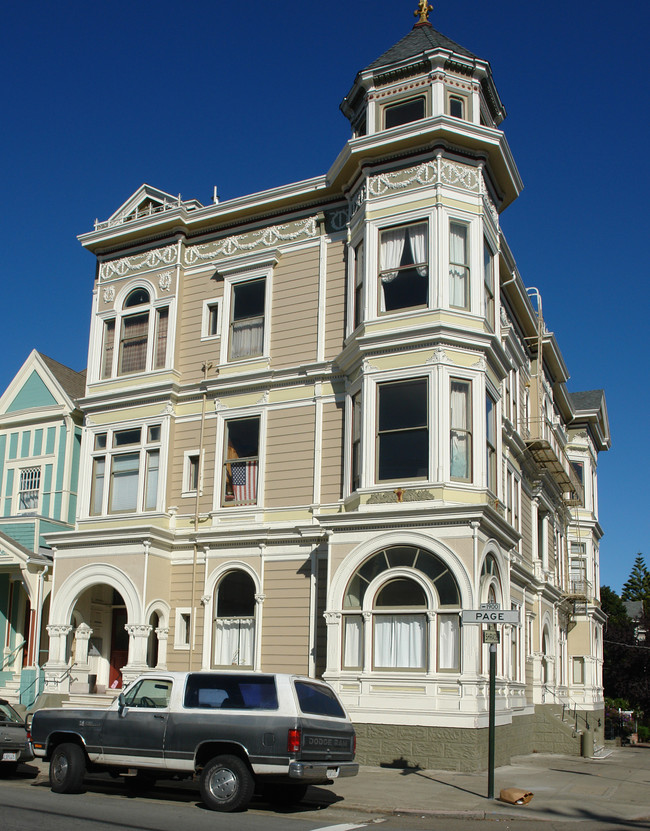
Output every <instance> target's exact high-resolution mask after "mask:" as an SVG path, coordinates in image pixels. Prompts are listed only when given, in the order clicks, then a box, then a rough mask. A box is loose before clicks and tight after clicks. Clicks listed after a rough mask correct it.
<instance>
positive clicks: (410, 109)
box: [384, 95, 425, 130]
mask: <svg viewBox="0 0 650 831" xmlns="http://www.w3.org/2000/svg"><path fill="white" fill-rule="evenodd" d="M424 116H425V101H424V96H423V95H421V96H419V97H418V98H408V99H407V100H406V101H400V102H399V103H398V104H389V105H388V106H387V107H385V108H384V129H385V130H390V128H391V127H399V125H400V124H410V123H411V122H412V121H419V120H420V119H422V118H424Z"/></svg>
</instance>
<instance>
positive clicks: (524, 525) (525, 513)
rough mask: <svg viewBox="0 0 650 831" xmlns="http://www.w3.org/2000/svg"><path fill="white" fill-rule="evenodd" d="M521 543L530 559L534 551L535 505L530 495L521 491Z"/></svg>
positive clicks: (526, 557)
mask: <svg viewBox="0 0 650 831" xmlns="http://www.w3.org/2000/svg"><path fill="white" fill-rule="evenodd" d="M521 545H522V549H521V550H522V554H523V556H524V557H525V559H526V560H528V561H530V560H531V558H532V552H533V507H532V501H531V498H530V496H529V495H528V494H527V493H526V491H525V490H523V488H522V491H521Z"/></svg>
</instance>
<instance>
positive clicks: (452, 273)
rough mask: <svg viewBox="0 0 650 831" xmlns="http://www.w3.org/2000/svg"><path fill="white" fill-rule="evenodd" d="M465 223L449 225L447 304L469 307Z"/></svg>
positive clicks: (467, 253)
mask: <svg viewBox="0 0 650 831" xmlns="http://www.w3.org/2000/svg"><path fill="white" fill-rule="evenodd" d="M467 243H468V240H467V225H462V224H461V223H460V222H451V223H450V225H449V305H450V306H453V307H454V308H457V309H469V252H468V244H467Z"/></svg>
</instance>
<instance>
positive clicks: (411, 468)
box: [376, 378, 429, 482]
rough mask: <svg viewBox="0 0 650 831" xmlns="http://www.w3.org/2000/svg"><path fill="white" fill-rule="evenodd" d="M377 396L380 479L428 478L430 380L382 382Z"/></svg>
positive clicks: (377, 476) (378, 470) (378, 475)
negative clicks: (428, 381)
mask: <svg viewBox="0 0 650 831" xmlns="http://www.w3.org/2000/svg"><path fill="white" fill-rule="evenodd" d="M377 398H378V403H377V409H378V418H377V422H378V425H377V426H378V429H377V475H376V479H377V481H378V482H384V481H390V480H400V479H416V478H417V479H428V478H429V428H428V402H427V399H428V383H427V380H426V379H425V378H422V379H419V380H413V381H399V382H396V383H389V384H380V385H379V387H378V396H377Z"/></svg>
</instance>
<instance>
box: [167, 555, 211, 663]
mask: <svg viewBox="0 0 650 831" xmlns="http://www.w3.org/2000/svg"><path fill="white" fill-rule="evenodd" d="M188 556H191V551H188ZM203 580H204V566H203V563H199V564H198V565H197V568H196V574H195V579H194V605H195V613H196V615H197V620H196V635H195V639H194V649H193V652H192V669H200V668H201V663H202V661H203V637H204V632H203V627H204V625H207V626H209V625H210V622H209V621H207V622H206V621H205V620H204V615H205V607H204V606H202V605H201V595H202V594H203ZM170 605H171V607H172V608H171V612H170V614H169V639H168V641H167V668H168V669H169V670H172V671H175V670H186V669H188V666H189V657H190V656H189V651H188V650H187V649H175V648H174V644H175V642H176V610H177V609H178V608H181V609H188V608H190V606H191V605H192V565H191V563H183V564H182V565H175V566H174V568H173V569H172V580H171V592H170Z"/></svg>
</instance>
